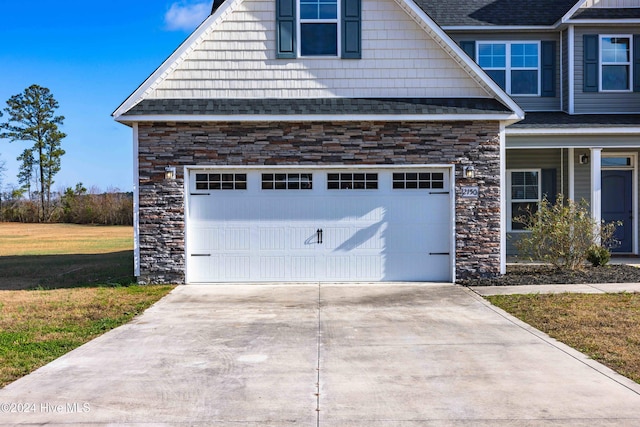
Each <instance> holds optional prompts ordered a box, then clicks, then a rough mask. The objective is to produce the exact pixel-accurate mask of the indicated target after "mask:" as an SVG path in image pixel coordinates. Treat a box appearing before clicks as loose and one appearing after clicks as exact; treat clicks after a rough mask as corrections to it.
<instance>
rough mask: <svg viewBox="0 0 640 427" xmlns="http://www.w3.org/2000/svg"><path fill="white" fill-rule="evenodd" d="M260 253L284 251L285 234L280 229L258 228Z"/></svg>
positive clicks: (284, 230)
mask: <svg viewBox="0 0 640 427" xmlns="http://www.w3.org/2000/svg"><path fill="white" fill-rule="evenodd" d="M258 232H259V233H260V250H261V251H284V250H285V248H286V240H287V236H286V235H287V232H286V228H285V227H284V226H282V227H259V229H258Z"/></svg>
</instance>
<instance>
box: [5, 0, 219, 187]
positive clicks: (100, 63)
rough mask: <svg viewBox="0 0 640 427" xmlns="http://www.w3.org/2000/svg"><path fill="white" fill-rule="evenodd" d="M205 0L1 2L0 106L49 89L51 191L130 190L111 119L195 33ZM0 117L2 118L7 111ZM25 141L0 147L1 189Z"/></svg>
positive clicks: (120, 131)
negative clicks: (54, 108) (53, 145)
mask: <svg viewBox="0 0 640 427" xmlns="http://www.w3.org/2000/svg"><path fill="white" fill-rule="evenodd" d="M211 3H212V2H211V0H206V1H202V0H187V1H175V0H174V1H172V0H134V1H131V0H111V1H100V2H98V1H80V0H65V1H51V0H22V1H3V2H2V13H1V14H0V40H2V42H1V44H0V108H2V109H4V108H5V107H6V100H7V99H9V98H10V97H11V96H12V95H15V94H18V93H21V92H23V91H24V89H25V88H27V87H29V86H30V85H32V84H38V85H40V86H44V87H47V88H49V90H51V92H52V94H53V96H54V97H55V99H56V100H57V101H58V103H59V104H60V108H59V110H58V114H60V115H63V116H65V121H64V126H63V127H62V131H63V132H65V133H66V134H67V137H66V138H65V139H64V140H63V142H62V146H63V148H64V149H65V150H66V154H65V155H64V156H63V158H62V170H61V171H60V173H59V174H58V175H57V176H56V178H55V184H54V186H53V189H54V190H59V189H63V188H66V187H72V186H75V184H76V183H78V182H82V183H83V184H84V185H85V186H86V187H87V188H90V187H92V186H96V187H98V188H99V189H101V190H106V189H107V188H109V187H111V188H119V189H120V190H123V191H131V190H132V188H133V178H132V175H133V171H132V164H133V159H132V132H131V129H130V128H129V127H127V126H124V125H122V124H120V123H117V122H115V121H114V120H113V118H112V117H111V113H112V112H113V111H114V110H115V109H116V108H117V107H118V106H119V105H120V103H122V102H123V101H124V100H125V99H126V98H127V97H128V96H129V95H130V94H131V93H132V92H133V91H134V90H135V89H136V88H137V87H138V85H140V83H142V82H143V81H144V80H145V79H146V78H147V77H148V76H149V75H150V74H151V73H152V72H153V71H154V70H155V69H156V68H157V67H158V66H159V65H160V64H161V63H162V62H163V61H164V60H165V59H166V58H167V57H168V56H169V55H170V54H171V53H172V52H173V51H174V50H175V49H176V48H177V47H178V46H179V45H180V44H181V43H182V41H184V39H185V38H186V37H187V36H188V35H189V34H190V33H191V31H193V29H195V28H196V27H197V26H198V25H199V24H200V23H201V22H202V21H203V20H204V19H205V18H206V16H207V14H208V13H209V12H210V10H211ZM0 120H6V114H5V116H4V117H3V118H0ZM26 147H27V144H26V143H21V142H13V143H9V141H8V140H0V160H1V161H4V162H5V166H6V169H7V170H6V172H5V173H4V176H3V179H2V184H3V189H6V188H7V187H8V186H11V185H12V184H13V185H16V186H17V178H16V174H17V172H18V162H17V161H16V157H17V156H18V155H19V154H20V153H21V152H22V150H24V148H26Z"/></svg>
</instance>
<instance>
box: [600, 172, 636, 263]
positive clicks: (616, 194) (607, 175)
mask: <svg viewBox="0 0 640 427" xmlns="http://www.w3.org/2000/svg"><path fill="white" fill-rule="evenodd" d="M632 188H633V171H631V170H603V171H602V219H603V220H604V221H605V222H612V221H620V222H621V223H622V225H620V226H618V228H617V229H616V234H615V238H616V239H617V240H619V241H620V246H618V247H616V248H613V249H612V251H613V252H632V251H633V237H632V236H633V225H632V224H633V197H632Z"/></svg>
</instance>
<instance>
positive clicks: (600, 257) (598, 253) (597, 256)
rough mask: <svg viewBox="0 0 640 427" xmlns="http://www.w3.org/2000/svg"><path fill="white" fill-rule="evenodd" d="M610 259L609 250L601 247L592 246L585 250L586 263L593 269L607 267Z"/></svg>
mask: <svg viewBox="0 0 640 427" xmlns="http://www.w3.org/2000/svg"><path fill="white" fill-rule="evenodd" d="M610 259H611V252H609V249H607V248H605V247H604V246H601V245H592V246H591V247H590V248H589V249H587V261H589V262H590V263H591V265H593V266H594V267H601V266H603V265H607V263H608V262H609V260H610Z"/></svg>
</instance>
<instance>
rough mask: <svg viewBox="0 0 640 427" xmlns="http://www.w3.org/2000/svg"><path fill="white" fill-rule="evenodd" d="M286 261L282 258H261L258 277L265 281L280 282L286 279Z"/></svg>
mask: <svg viewBox="0 0 640 427" xmlns="http://www.w3.org/2000/svg"><path fill="white" fill-rule="evenodd" d="M286 266H287V261H286V257H284V256H261V257H260V277H262V278H264V279H267V280H282V279H285V278H286V277H287V271H286Z"/></svg>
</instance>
